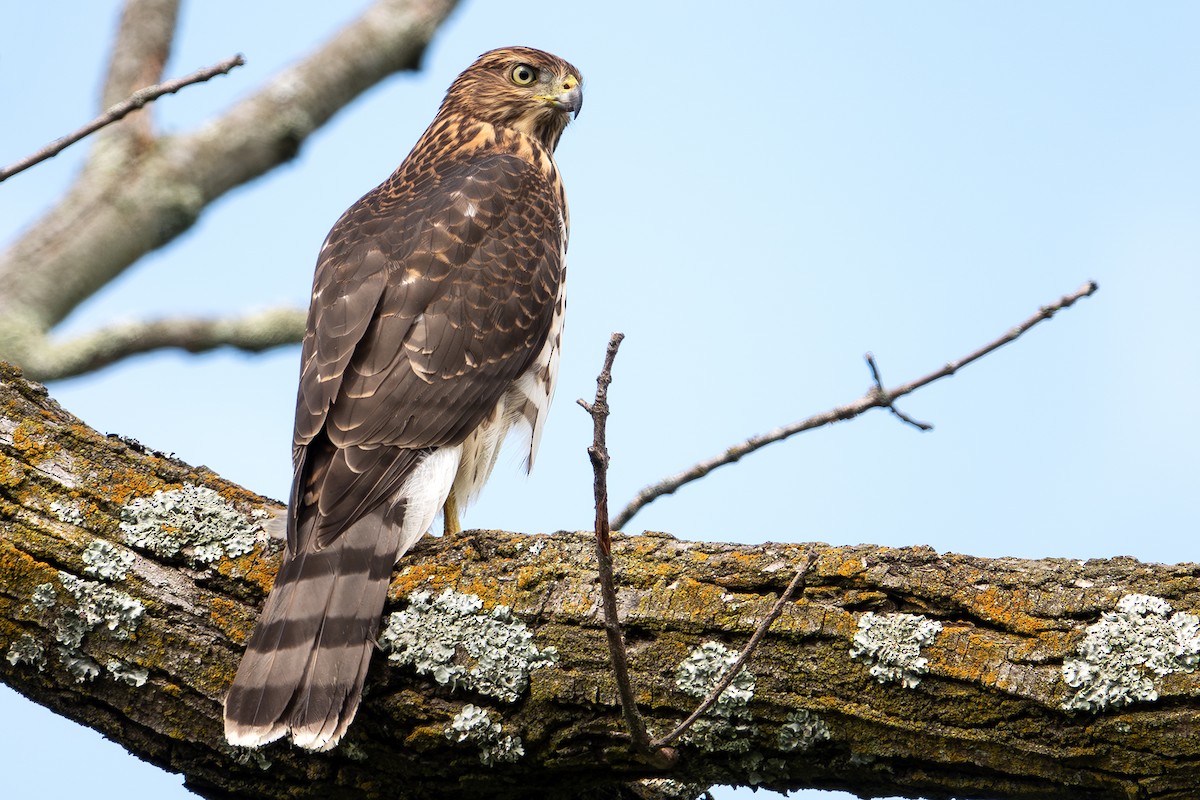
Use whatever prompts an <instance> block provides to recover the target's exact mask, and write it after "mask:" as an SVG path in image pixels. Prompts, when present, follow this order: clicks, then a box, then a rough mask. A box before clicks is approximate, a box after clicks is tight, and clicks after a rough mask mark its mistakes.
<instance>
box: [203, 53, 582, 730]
mask: <svg viewBox="0 0 1200 800" xmlns="http://www.w3.org/2000/svg"><path fill="white" fill-rule="evenodd" d="M522 64H524V65H527V66H529V67H531V68H532V69H533V70H535V71H536V80H534V81H533V82H532V83H531V84H530V85H528V86H521V85H518V82H517V81H516V80H515V78H514V69H516V68H517V67H518V66H519V65H522ZM579 83H580V76H579V73H578V71H576V70H575V68H574V67H572V66H571V65H570V64H568V63H567V62H565V61H563V60H561V59H559V58H557V57H555V56H552V55H550V54H548V53H543V52H541V51H538V50H533V49H530V48H505V49H501V50H494V51H492V52H490V53H485V54H484V55H482V56H480V58H479V59H478V60H477V61H476V62H475V63H474V64H472V65H471V67H469V68H468V69H467V70H466V71H465V72H463V73H462V74H461V75H460V76H459V77H458V78H457V79H456V80H455V81H454V83H453V84H452V85H451V87H450V89H449V91H448V92H447V94H446V99H445V100H444V102H443V103H442V106H441V109H440V110H439V111H438V114H437V116H436V117H435V118H434V120H433V122H432V124H430V126H429V128H428V129H427V130H426V131H425V134H424V135H423V136H422V137H421V139H420V140H419V141H418V142H417V144H416V146H415V147H414V148H413V150H412V152H411V153H410V154H409V156H408V158H406V159H405V160H404V162H403V163H402V164H401V165H400V167H399V168H398V169H397V170H396V171H395V172H394V173H393V174H392V175H391V177H389V178H388V179H387V180H386V181H384V182H383V183H382V184H380V185H379V186H378V187H376V188H375V189H373V190H372V191H370V192H369V193H367V194H366V195H365V196H364V197H363V198H362V199H360V200H359V201H358V202H357V203H355V204H354V205H353V206H351V207H350V209H349V210H347V211H346V213H345V214H343V215H342V217H341V219H339V220H338V222H337V224H336V225H334V227H333V229H332V230H331V231H330V232H329V236H328V237H327V238H326V240H325V243H324V245H323V246H322V248H321V252H320V255H319V256H318V259H317V267H316V275H315V278H314V281H313V294H312V304H311V306H310V309H309V317H308V330H307V333H306V334H305V337H304V343H303V347H302V353H301V371H300V387H299V391H298V395H297V400H296V427H295V437H294V442H293V463H294V467H295V474H294V476H293V485H292V495H291V501H290V504H289V509H288V542H287V550H286V552H285V554H284V560H283V564H282V565H281V567H280V571H279V574H278V576H277V577H276V580H275V587H274V588H273V589H272V591H271V595H270V597H269V598H268V599H267V603H266V605H265V606H264V608H263V613H262V617H261V619H260V620H259V624H258V627H257V628H256V630H255V632H254V635H253V636H252V637H251V640H250V643H249V645H248V646H247V649H246V654H245V655H244V657H243V660H242V664H241V666H240V667H239V669H238V674H237V677H236V678H235V679H234V683H233V686H232V687H231V688H230V691H229V694H228V696H227V697H226V700H225V732H226V737H227V738H228V739H229V741H230V742H231V743H233V744H239V745H248V746H259V745H262V744H266V743H267V742H270V741H273V740H275V739H278V738H280V737H282V736H284V735H290V736H291V738H292V740H293V741H294V742H295V743H296V744H298V745H300V746H302V747H308V748H311V749H317V750H325V749H329V748H331V747H333V746H334V745H336V744H337V742H338V740H339V739H340V738H341V737H342V735H343V734H344V733H345V731H346V728H347V726H348V725H349V724H350V722H351V720H352V719H353V718H354V714H355V712H356V710H357V708H358V704H359V700H360V698H361V694H362V686H363V681H364V679H365V676H366V671H367V666H368V664H369V662H370V657H371V651H372V649H373V647H374V639H375V635H376V633H377V631H378V627H379V617H380V614H381V612H382V609H383V604H384V600H385V598H386V593H387V586H388V581H389V579H390V576H391V570H392V567H393V565H394V564H395V561H396V559H398V558H399V557H400V556H401V555H403V554H404V552H405V551H407V550H408V548H410V547H411V546H412V544H413V543H414V542H415V541H416V539H417V538H419V537H420V536H421V535H423V534H424V533H425V531H426V530H427V529H428V527H429V525H430V523H431V522H432V521H433V517H434V515H435V514H436V513H437V511H438V510H439V509H440V507H441V506H442V504H443V503H444V502H445V499H446V496H447V493H448V492H449V491H450V490H451V487H452V486H453V488H454V491H455V493H456V495H457V496H459V497H460V500H461V501H464V502H465V501H466V500H468V499H469V497H470V496H471V495H473V494H475V493H476V492H477V491H478V489H479V488H480V487H481V486H482V484H483V482H484V481H486V479H487V476H488V474H489V473H490V472H491V468H492V466H493V465H494V463H495V456H496V453H497V452H498V449H499V446H500V443H501V442H502V441H503V439H504V435H505V433H506V432H507V431H508V429H509V428H510V427H512V426H513V425H515V424H523V425H527V426H528V428H529V429H530V433H531V445H530V451H529V461H530V463H532V459H533V454H534V451H535V450H536V446H537V440H538V438H539V437H540V432H541V426H542V423H543V421H544V418H545V411H546V408H547V407H548V405H549V402H550V397H551V395H552V393H553V384H554V378H555V373H556V371H557V363H558V350H559V346H560V332H561V326H562V314H563V298H564V291H565V289H564V279H565V274H566V263H565V257H566V249H567V231H568V227H569V222H568V220H569V217H568V213H567V204H566V197H565V195H564V193H563V188H562V183H561V181H560V179H559V175H558V170H557V167H556V166H555V164H554V159H553V151H554V148H555V146H556V145H557V144H558V141H559V137H560V136H561V135H562V132H563V130H564V128H565V127H566V125H567V122H568V121H569V118H570V115H571V114H572V113H578V111H579V107H580V104H581V102H582V95H581V93H580V89H579Z"/></svg>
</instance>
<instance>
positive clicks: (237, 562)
mask: <svg viewBox="0 0 1200 800" xmlns="http://www.w3.org/2000/svg"><path fill="white" fill-rule="evenodd" d="M278 571H279V556H278V555H276V554H275V553H273V552H271V553H268V552H266V551H265V550H264V548H263V547H262V546H261V545H260V546H258V547H255V548H254V550H253V551H252V552H249V553H247V554H245V555H242V556H237V557H236V558H224V559H221V560H220V561H219V562H217V572H219V573H220V574H222V575H224V576H225V577H227V578H240V579H241V580H244V581H247V582H249V583H253V584H255V585H257V586H258V588H259V589H260V590H261V591H262V593H263V594H264V595H265V594H266V593H267V592H269V591H271V587H272V586H273V585H274V584H275V573H276V572H278Z"/></svg>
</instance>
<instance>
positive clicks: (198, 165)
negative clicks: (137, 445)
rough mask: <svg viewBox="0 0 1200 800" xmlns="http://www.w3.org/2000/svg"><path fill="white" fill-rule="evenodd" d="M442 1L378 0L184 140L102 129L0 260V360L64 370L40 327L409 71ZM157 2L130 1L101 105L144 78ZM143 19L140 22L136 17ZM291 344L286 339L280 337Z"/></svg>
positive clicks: (123, 124) (447, 6)
mask: <svg viewBox="0 0 1200 800" xmlns="http://www.w3.org/2000/svg"><path fill="white" fill-rule="evenodd" d="M454 5H455V2H454V0H424V1H422V2H417V0H378V2H376V3H375V4H374V5H372V6H371V7H369V8H368V9H367V10H366V11H365V12H364V13H363V14H362V16H360V17H359V18H358V19H356V20H354V21H353V22H351V23H350V24H349V25H347V26H346V27H345V28H343V29H342V30H341V31H339V32H337V33H336V34H334V35H333V36H332V37H331V38H330V39H329V40H328V41H327V42H326V43H325V44H324V45H323V46H321V47H320V48H318V49H317V50H316V51H315V52H314V53H312V54H310V55H309V56H307V57H306V58H303V59H301V60H300V61H298V62H297V63H296V64H294V65H293V66H291V67H289V68H287V69H285V70H283V71H281V72H280V73H279V74H278V75H276V76H275V77H274V78H273V79H272V80H271V81H270V82H268V84H267V85H266V86H264V87H262V88H261V89H259V90H258V91H257V92H255V93H252V94H250V95H249V96H248V97H246V98H245V99H244V100H242V101H240V102H239V103H237V104H236V105H234V106H233V107H232V108H230V109H229V110H228V111H227V112H226V113H225V114H223V115H221V116H220V117H218V118H217V119H215V120H213V121H211V122H209V123H207V124H205V125H204V126H202V127H200V128H199V129H197V130H195V131H191V132H186V131H184V132H179V133H177V134H174V135H172V136H170V137H157V136H155V134H154V132H153V129H152V127H151V126H150V125H149V118H148V117H147V116H146V114H147V111H146V110H143V111H141V112H138V113H135V114H131V115H130V116H128V117H126V118H125V119H123V120H121V121H120V122H118V123H116V124H114V125H110V126H108V127H106V128H105V129H104V130H103V132H102V136H100V137H98V138H97V140H96V144H95V146H94V147H93V149H92V151H91V154H90V156H89V159H88V161H87V163H86V164H85V167H84V169H83V170H82V171H81V172H80V174H79V177H78V179H77V180H76V182H75V183H74V184H73V185H72V186H71V188H70V189H69V190H68V191H67V192H66V194H65V195H64V196H63V198H62V199H61V200H60V201H59V203H58V204H57V205H56V206H54V207H53V208H51V209H50V210H49V211H47V212H46V214H45V215H44V216H43V217H42V218H40V219H39V220H37V221H35V222H34V223H33V224H32V225H31V226H30V227H29V228H28V229H27V230H26V231H25V232H24V233H23V234H22V235H21V236H20V237H19V238H18V239H17V240H16V241H15V242H13V243H12V244H11V246H9V247H8V248H7V250H5V251H4V252H0V285H3V286H4V287H5V288H4V292H2V293H0V358H5V359H7V360H9V361H13V362H16V363H20V364H22V365H24V367H25V368H26V369H27V370H28V372H29V374H31V375H35V376H41V377H47V376H50V375H54V376H56V377H63V376H65V375H70V374H74V373H71V372H70V371H69V370H67V369H65V366H66V365H65V364H64V363H62V362H60V361H59V360H58V359H60V358H62V357H64V353H65V352H66V351H65V350H63V349H61V348H58V347H57V346H56V345H55V343H54V342H53V341H52V340H51V335H50V334H51V331H52V330H53V329H54V327H55V326H56V325H58V323H59V322H61V321H62V320H63V319H64V318H65V317H66V316H67V314H69V313H70V312H71V311H72V310H73V309H75V308H76V307H77V306H78V305H79V304H80V303H81V302H83V301H84V300H86V299H87V298H88V297H90V296H91V295H93V294H94V293H95V292H97V291H98V290H99V289H101V288H102V287H104V286H105V285H107V284H108V283H109V282H110V281H112V280H113V279H115V278H116V277H117V276H119V275H120V274H121V273H122V272H124V270H126V269H127V268H128V267H130V266H131V265H133V264H134V263H135V262H136V261H137V260H138V259H139V258H141V257H142V256H143V255H145V254H146V253H149V252H151V251H152V250H154V249H156V248H159V247H161V246H163V245H164V244H166V243H168V242H170V241H172V240H174V239H175V237H177V236H178V235H179V234H181V233H183V232H184V231H186V230H187V229H188V228H190V227H191V226H192V225H193V224H194V223H195V222H196V220H197V219H198V218H199V216H200V215H201V213H202V212H203V211H204V209H205V208H206V207H207V206H208V205H209V204H210V203H212V202H213V201H214V200H216V199H217V198H219V197H221V196H222V195H224V194H225V193H226V192H228V191H229V190H230V189H233V188H236V187H238V186H241V185H243V184H245V183H247V182H248V181H250V180H253V179H254V178H257V177H259V176H260V175H262V174H264V173H266V172H268V171H270V170H271V169H273V168H275V167H276V166H278V165H280V164H282V163H284V162H286V161H288V160H290V159H291V158H293V157H294V156H295V155H296V154H297V153H298V152H299V149H300V147H301V145H302V144H303V143H304V142H305V140H306V139H307V138H308V137H309V136H310V135H311V134H312V133H313V132H314V131H315V130H317V129H318V128H320V127H321V126H322V125H323V124H325V123H326V122H327V121H328V120H329V119H330V118H331V117H332V116H333V115H334V114H335V113H336V112H337V111H339V110H341V109H342V108H344V107H345V106H346V105H347V104H349V103H350V102H351V101H352V100H354V99H355V98H356V97H358V96H359V95H360V94H361V93H362V92H364V91H365V90H366V89H368V88H370V87H371V86H373V85H375V84H376V83H378V82H379V81H381V80H383V79H384V78H386V77H388V76H389V75H392V74H394V73H396V72H398V71H400V70H404V69H413V68H415V66H416V64H417V63H418V61H419V59H420V57H421V54H422V53H423V52H424V49H425V47H426V45H427V44H428V42H429V40H430V38H431V37H432V36H433V33H434V31H435V30H436V29H437V27H438V25H440V24H441V22H442V21H443V20H444V19H445V18H446V16H447V15H448V14H449V13H450V11H451V10H452V9H453V7H454ZM175 6H176V3H174V2H172V1H171V0H137V1H136V2H130V3H129V5H128V6H127V8H126V10H125V14H124V16H123V17H122V22H121V26H120V30H119V35H118V40H119V41H122V42H125V41H128V42H130V43H133V44H131V47H132V48H133V49H132V50H131V51H130V52H131V53H132V55H130V56H129V57H125V56H123V55H120V56H118V55H114V58H113V63H112V65H111V67H110V71H109V78H108V80H107V81H106V89H105V93H106V95H105V96H106V98H107V97H108V96H109V95H110V94H111V93H112V92H113V91H115V87H118V86H126V85H127V84H129V83H130V81H134V80H138V79H139V76H143V77H144V76H147V75H150V76H153V77H151V79H149V80H146V81H145V82H144V83H141V84H140V85H141V86H146V85H148V84H150V83H154V82H156V81H157V79H158V77H157V71H158V70H161V61H162V59H164V58H165V53H166V50H167V49H168V48H167V45H168V44H169V42H164V37H165V36H169V35H170V33H171V31H172V30H173V27H174V9H175ZM146 19H149V21H146ZM292 341H294V340H292Z"/></svg>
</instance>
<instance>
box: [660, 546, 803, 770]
mask: <svg viewBox="0 0 1200 800" xmlns="http://www.w3.org/2000/svg"><path fill="white" fill-rule="evenodd" d="M812 563H813V551H812V550H809V551H808V553H807V554H806V555H805V556H804V563H803V564H801V565H800V569H798V570H796V575H795V577H793V578H792V582H791V583H789V584H788V586H787V588H786V589H784V590H783V594H781V595H779V599H778V600H776V601H775V605H774V606H772V608H771V613H769V614H767V615H766V616H765V617H763V619H762V621H761V622H759V623H758V628H757V629H755V631H754V635H753V636H751V637H750V641H748V642H746V646H745V647H744V648H743V649H742V652H741V654H740V655H739V656H738V657H737V660H736V661H734V662H733V664H732V665H731V666H730V667H729V669H727V670H725V674H724V675H722V676H721V680H719V681H717V683H716V685H715V686H713V688H712V690H711V691H710V692H709V693H708V696H707V697H705V698H704V701H703V702H702V703H700V705H698V706H696V710H695V711H693V712H692V713H691V714H690V715H688V718H687V719H685V720H684V721H683V722H681V723H679V725H677V726H676V727H675V730H673V731H671V732H670V733H668V734H667V735H666V736H662V737H659V738H658V739H655V740H654V741H653V742H651V743H650V747H651V748H652V749H655V750H657V749H659V748H662V747H667V746H669V745H671V744H672V743H674V742H675V740H676V739H678V738H679V737H680V736H683V734H685V733H687V732H688V729H690V728H691V727H692V726H693V725H695V724H696V720H698V719H700V717H702V716H704V713H705V712H706V711H708V709H709V708H711V707H712V705H713V703H715V702H717V700H718V699H720V697H721V693H722V692H724V691H725V690H726V689H728V688H729V684H731V683H733V679H734V678H736V677H737V674H738V673H739V672H741V670H742V667H744V666H746V662H747V661H749V660H750V656H751V655H753V654H754V650H755V648H757V647H758V643H759V642H761V641H762V640H763V637H764V636H766V635H767V631H768V630H769V629H770V627H771V624H772V623H774V622H775V620H777V619H778V618H779V615H780V614H782V613H783V607H784V606H785V605H787V603H788V602H789V601H790V600H791V599H792V595H794V594H795V593H796V592H797V591H799V592H800V593H801V594H803V593H804V584H805V583H806V582H807V580H808V573H809V571H810V570H812Z"/></svg>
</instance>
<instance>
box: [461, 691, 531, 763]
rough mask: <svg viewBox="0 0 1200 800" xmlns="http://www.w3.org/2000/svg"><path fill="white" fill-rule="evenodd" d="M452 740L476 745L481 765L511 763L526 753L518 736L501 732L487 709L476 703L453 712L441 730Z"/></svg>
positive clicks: (497, 723)
mask: <svg viewBox="0 0 1200 800" xmlns="http://www.w3.org/2000/svg"><path fill="white" fill-rule="evenodd" d="M444 732H445V734H446V738H447V739H449V740H450V741H452V742H459V743H468V744H474V745H475V746H476V747H478V748H479V761H480V763H482V764H483V765H484V766H488V767H490V766H492V765H493V764H497V763H502V762H510V763H511V762H514V761H516V760H517V759H519V758H520V757H521V756H523V755H525V745H524V744H523V743H522V742H521V737H519V736H512V735H509V734H506V733H504V731H503V729H502V728H501V726H500V723H499V722H492V720H491V717H490V716H489V715H488V712H487V711H486V710H484V709H482V708H480V707H479V706H474V705H465V706H463V709H462V711H460V712H458V713H457V714H455V715H454V719H453V720H451V722H450V725H449V726H448V727H447V728H446V730H445V731H444Z"/></svg>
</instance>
